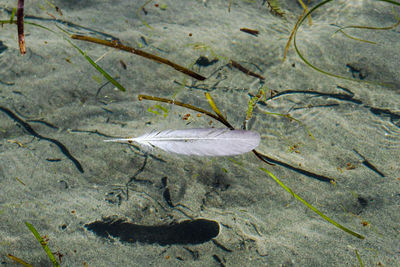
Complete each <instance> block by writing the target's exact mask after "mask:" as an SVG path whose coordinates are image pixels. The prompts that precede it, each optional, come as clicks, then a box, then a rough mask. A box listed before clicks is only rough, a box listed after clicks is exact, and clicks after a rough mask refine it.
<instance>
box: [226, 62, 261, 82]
mask: <svg viewBox="0 0 400 267" xmlns="http://www.w3.org/2000/svg"><path fill="white" fill-rule="evenodd" d="M229 64H230V65H231V66H232V67H234V68H236V69H238V70H240V71H241V72H243V73H244V74H246V75H250V76H253V77H256V78H258V79H261V80H265V78H264V77H263V76H261V75H260V74H257V73H254V72H252V71H251V70H249V69H246V68H245V67H243V66H242V65H240V64H239V63H238V62H236V61H233V60H232V59H231V60H230V61H229Z"/></svg>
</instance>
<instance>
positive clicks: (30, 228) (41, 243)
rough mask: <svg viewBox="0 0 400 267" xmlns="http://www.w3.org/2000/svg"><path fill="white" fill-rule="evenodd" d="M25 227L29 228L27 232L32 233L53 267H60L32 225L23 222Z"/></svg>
mask: <svg viewBox="0 0 400 267" xmlns="http://www.w3.org/2000/svg"><path fill="white" fill-rule="evenodd" d="M25 224H26V226H27V227H28V228H29V230H30V231H31V232H32V234H33V235H34V236H35V237H36V239H37V241H39V243H40V245H41V246H42V248H43V249H44V251H45V252H46V254H47V256H49V259H50V261H51V262H52V263H53V266H55V267H60V264H58V262H57V260H56V258H55V257H54V255H53V253H51V250H50V249H49V247H48V246H47V244H46V242H45V241H44V240H43V238H42V237H41V236H40V234H39V233H38V231H36V229H35V227H33V225H32V224H30V223H28V222H25Z"/></svg>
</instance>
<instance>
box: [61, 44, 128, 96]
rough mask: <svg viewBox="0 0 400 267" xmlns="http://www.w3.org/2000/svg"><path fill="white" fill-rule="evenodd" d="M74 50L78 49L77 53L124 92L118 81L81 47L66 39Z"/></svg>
mask: <svg viewBox="0 0 400 267" xmlns="http://www.w3.org/2000/svg"><path fill="white" fill-rule="evenodd" d="M67 41H68V42H69V43H70V44H71V45H72V46H73V47H74V48H76V50H78V52H79V53H81V54H82V55H83V56H84V57H85V58H86V60H87V61H88V62H89V63H90V64H91V65H92V66H93V67H94V68H95V69H96V70H97V71H98V72H100V73H101V74H102V75H103V76H104V77H105V78H106V79H107V80H108V81H109V82H110V83H112V84H113V85H114V86H115V87H117V88H118V89H119V90H121V91H122V92H125V91H126V89H125V87H123V86H122V85H121V84H120V83H119V82H117V81H116V80H115V79H114V78H113V77H111V76H110V74H108V73H107V72H106V71H105V70H103V69H102V68H101V67H100V66H99V65H97V64H96V62H94V60H93V59H91V58H90V57H89V56H88V55H87V54H86V53H85V52H84V51H83V50H82V49H80V48H79V47H78V46H77V45H75V44H74V43H72V42H71V41H70V40H67Z"/></svg>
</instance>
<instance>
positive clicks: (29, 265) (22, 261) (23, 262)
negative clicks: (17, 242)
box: [7, 254, 33, 267]
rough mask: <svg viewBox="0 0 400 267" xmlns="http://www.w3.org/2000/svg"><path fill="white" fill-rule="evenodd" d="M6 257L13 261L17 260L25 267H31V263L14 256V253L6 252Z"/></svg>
mask: <svg viewBox="0 0 400 267" xmlns="http://www.w3.org/2000/svg"><path fill="white" fill-rule="evenodd" d="M7 257H9V258H10V259H12V260H13V261H15V262H18V263H19V264H21V265H23V266H25V267H33V265H31V264H29V263H27V262H26V261H24V260H22V259H20V258H18V257H16V256H14V255H11V254H7Z"/></svg>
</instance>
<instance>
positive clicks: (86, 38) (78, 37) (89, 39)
mask: <svg viewBox="0 0 400 267" xmlns="http://www.w3.org/2000/svg"><path fill="white" fill-rule="evenodd" d="M71 38H72V39H76V40H81V41H86V42H91V43H96V44H101V45H105V46H109V47H113V48H116V49H119V50H123V51H126V52H130V53H133V54H135V55H138V56H142V57H145V58H147V59H151V60H153V61H156V62H158V63H162V64H165V65H168V66H170V67H173V68H174V69H176V70H177V71H180V72H182V73H184V74H186V75H189V76H191V77H192V78H195V79H197V80H199V81H204V80H205V79H206V78H205V77H203V76H201V75H200V74H197V73H196V72H194V71H191V70H189V69H187V68H185V67H182V66H180V65H178V64H176V63H174V62H171V61H169V60H168V59H165V58H162V57H159V56H156V55H152V54H150V53H147V52H144V51H142V50H139V49H135V48H133V47H129V46H126V45H123V44H121V43H118V42H110V41H106V40H102V39H98V38H94V37H90V36H83V35H77V34H73V35H71Z"/></svg>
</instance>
